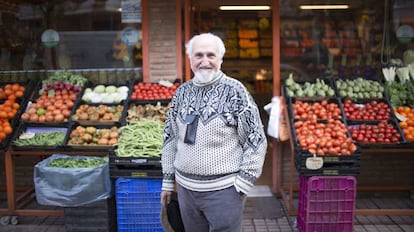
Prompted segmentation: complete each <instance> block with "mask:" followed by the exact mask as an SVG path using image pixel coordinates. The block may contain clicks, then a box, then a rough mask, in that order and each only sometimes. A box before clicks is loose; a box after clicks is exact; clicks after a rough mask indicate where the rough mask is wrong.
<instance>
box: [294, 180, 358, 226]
mask: <svg viewBox="0 0 414 232" xmlns="http://www.w3.org/2000/svg"><path fill="white" fill-rule="evenodd" d="M355 199H356V179H355V177H354V176H311V177H309V176H299V201H298V218H297V225H298V229H299V231H301V232H332V231H335V232H349V231H353V225H354V211H355Z"/></svg>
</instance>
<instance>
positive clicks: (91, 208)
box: [63, 197, 117, 232]
mask: <svg viewBox="0 0 414 232" xmlns="http://www.w3.org/2000/svg"><path fill="white" fill-rule="evenodd" d="M63 212H64V220H65V229H66V231H67V232H116V231H117V218H116V202H115V197H111V198H108V199H106V200H102V201H99V202H96V203H92V204H88V205H84V206H79V207H64V208H63Z"/></svg>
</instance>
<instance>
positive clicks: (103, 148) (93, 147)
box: [63, 122, 120, 152]
mask: <svg viewBox="0 0 414 232" xmlns="http://www.w3.org/2000/svg"><path fill="white" fill-rule="evenodd" d="M77 126H82V127H88V126H93V127H95V128H96V129H97V130H100V129H110V128H112V127H117V128H118V129H119V128H120V123H118V122H117V123H115V124H113V125H112V124H108V125H101V124H95V125H81V124H80V123H78V122H73V123H71V124H70V127H69V130H68V133H67V134H66V138H65V142H64V144H63V148H64V150H66V151H98V152H108V151H109V150H110V149H111V148H112V147H113V145H99V144H93V143H89V144H69V143H68V142H69V140H70V137H71V133H72V131H73V130H75V129H76V127H77ZM118 132H119V131H118ZM95 135H96V134H95Z"/></svg>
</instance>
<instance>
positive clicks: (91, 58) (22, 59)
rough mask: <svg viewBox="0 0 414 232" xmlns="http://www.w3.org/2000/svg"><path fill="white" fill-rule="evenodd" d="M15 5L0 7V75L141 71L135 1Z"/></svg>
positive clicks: (138, 16)
mask: <svg viewBox="0 0 414 232" xmlns="http://www.w3.org/2000/svg"><path fill="white" fill-rule="evenodd" d="M15 2H16V1H1V3H0V30H1V32H0V33H1V35H2V36H1V37H0V71H3V70H41V69H86V68H89V69H90V68H95V69H105V68H125V67H139V66H141V60H142V53H141V51H142V49H141V48H142V47H141V46H142V31H141V1H133V0H123V1H121V0H107V1H101V0H66V1H65V0H61V1H18V2H19V3H15Z"/></svg>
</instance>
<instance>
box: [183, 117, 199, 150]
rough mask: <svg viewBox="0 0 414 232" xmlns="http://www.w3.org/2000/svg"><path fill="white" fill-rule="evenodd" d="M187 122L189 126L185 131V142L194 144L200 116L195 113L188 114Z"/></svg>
mask: <svg viewBox="0 0 414 232" xmlns="http://www.w3.org/2000/svg"><path fill="white" fill-rule="evenodd" d="M185 123H186V124H187V128H186V131H185V137H184V142H185V143H189V144H194V143H195V139H196V135H197V125H198V116H197V115H193V114H189V115H187V117H186V118H185Z"/></svg>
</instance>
